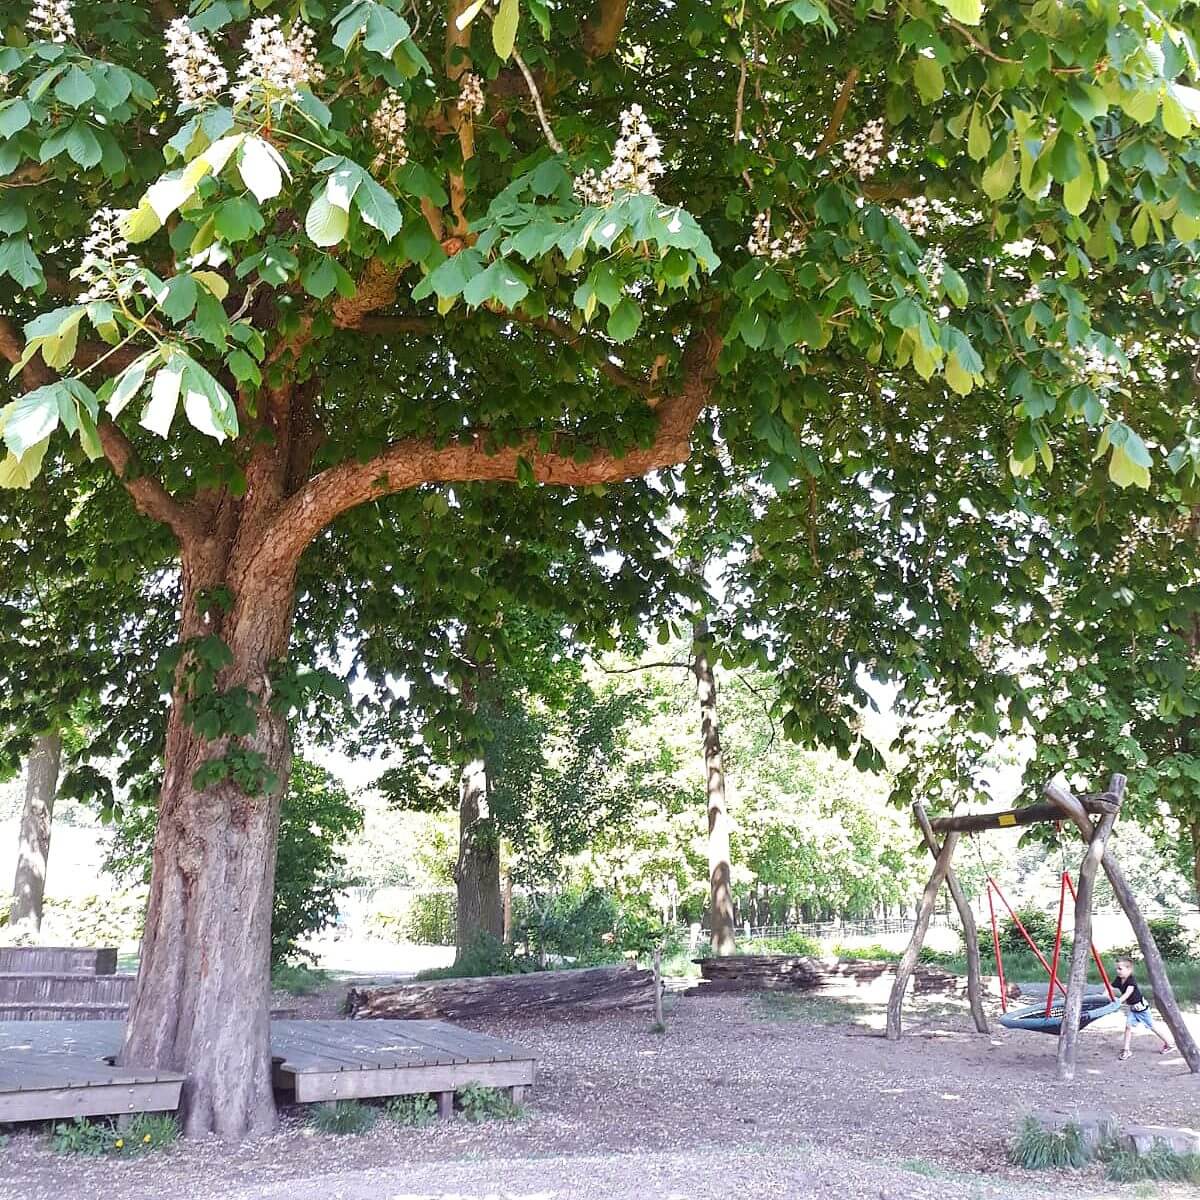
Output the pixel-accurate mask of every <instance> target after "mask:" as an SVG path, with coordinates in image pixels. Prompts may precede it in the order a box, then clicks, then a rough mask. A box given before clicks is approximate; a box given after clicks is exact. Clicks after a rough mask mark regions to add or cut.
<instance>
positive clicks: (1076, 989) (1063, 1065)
mask: <svg viewBox="0 0 1200 1200" xmlns="http://www.w3.org/2000/svg"><path fill="white" fill-rule="evenodd" d="M1108 790H1109V793H1110V794H1111V795H1112V797H1113V799H1114V801H1115V805H1114V807H1113V810H1112V811H1111V812H1106V813H1105V814H1104V815H1103V816H1102V817H1101V818H1100V821H1099V823H1098V824H1097V825H1096V828H1095V831H1094V832H1093V833H1092V836H1091V840H1090V841H1089V842H1088V843H1087V848H1086V849H1085V850H1084V854H1083V862H1082V863H1081V864H1080V867H1079V886H1078V888H1077V889H1076V891H1075V930H1074V937H1075V944H1074V947H1073V948H1072V950H1071V973H1070V975H1069V976H1068V977H1067V1000H1066V1003H1065V1004H1064V1005H1063V1015H1062V1023H1061V1024H1060V1025H1059V1027H1058V1078H1059V1079H1060V1080H1062V1081H1063V1082H1064V1083H1069V1082H1070V1081H1071V1080H1072V1079H1074V1078H1075V1051H1076V1046H1077V1044H1078V1041H1079V1018H1080V1014H1081V1013H1082V1012H1083V997H1084V994H1085V993H1086V992H1087V969H1088V960H1089V959H1090V958H1091V956H1092V896H1093V894H1094V893H1095V890H1096V875H1097V874H1098V873H1099V870H1100V864H1101V862H1103V860H1104V852H1105V848H1106V846H1107V844H1108V835H1109V834H1110V833H1112V828H1113V825H1115V824H1116V821H1117V813H1118V807H1117V806H1119V805H1120V803H1121V799H1122V797H1123V796H1124V794H1125V776H1124V775H1114V776H1113V777H1112V779H1111V780H1109V784H1108Z"/></svg>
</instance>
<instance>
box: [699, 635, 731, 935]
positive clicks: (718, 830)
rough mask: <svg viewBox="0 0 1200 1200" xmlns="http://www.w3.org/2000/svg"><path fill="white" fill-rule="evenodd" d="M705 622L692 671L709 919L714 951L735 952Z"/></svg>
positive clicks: (718, 744)
mask: <svg viewBox="0 0 1200 1200" xmlns="http://www.w3.org/2000/svg"><path fill="white" fill-rule="evenodd" d="M708 642H709V638H708V622H707V621H696V622H695V623H694V624H693V626H692V651H693V659H692V673H693V674H694V675H695V676H696V695H697V697H698V698H699V701H700V736H701V739H702V741H703V744H704V791H705V795H706V797H707V800H708V885H709V920H710V923H711V926H712V951H713V953H714V954H717V955H722V954H732V953H733V952H734V935H733V886H732V882H731V877H730V876H731V869H730V851H729V811H728V809H727V808H726V807H725V767H724V764H723V763H722V761H721V726H720V722H719V720H718V717H717V681H716V678H715V677H714V675H713V669H712V663H711V662H709V659H708Z"/></svg>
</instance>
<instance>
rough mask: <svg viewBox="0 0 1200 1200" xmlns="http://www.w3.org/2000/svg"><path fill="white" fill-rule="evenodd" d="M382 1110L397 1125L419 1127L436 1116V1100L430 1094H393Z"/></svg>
mask: <svg viewBox="0 0 1200 1200" xmlns="http://www.w3.org/2000/svg"><path fill="white" fill-rule="evenodd" d="M383 1111H384V1112H385V1113H386V1114H387V1115H388V1116H389V1117H390V1118H391V1119H392V1120H393V1121H395V1122H396V1124H397V1125H413V1126H416V1127H418V1128H419V1127H421V1126H423V1125H429V1124H430V1123H431V1122H433V1121H434V1120H435V1119H436V1118H437V1101H435V1100H434V1098H433V1097H432V1096H393V1097H392V1098H391V1099H390V1100H389V1101H387V1103H386V1104H384V1106H383Z"/></svg>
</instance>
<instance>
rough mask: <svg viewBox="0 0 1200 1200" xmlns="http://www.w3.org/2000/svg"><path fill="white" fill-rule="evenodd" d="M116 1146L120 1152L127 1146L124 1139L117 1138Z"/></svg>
mask: <svg viewBox="0 0 1200 1200" xmlns="http://www.w3.org/2000/svg"><path fill="white" fill-rule="evenodd" d="M114 1145H115V1146H116V1147H117V1149H118V1150H121V1149H123V1148H124V1146H125V1139H124V1138H117V1140H116V1142H115V1143H114Z"/></svg>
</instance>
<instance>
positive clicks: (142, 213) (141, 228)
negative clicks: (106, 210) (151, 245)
mask: <svg viewBox="0 0 1200 1200" xmlns="http://www.w3.org/2000/svg"><path fill="white" fill-rule="evenodd" d="M161 228H162V221H160V220H159V218H158V213H156V212H155V211H154V207H153V205H151V203H150V201H149V200H143V201H142V202H141V203H140V204H139V205H138V206H137V208H135V209H132V210H131V211H130V212H129V213H128V215H127V216H126V217H125V220H124V221H123V222H122V224H121V232H122V233H123V234H124V235H125V240H126V241H127V242H129V243H130V244H134V243H137V242H144V241H146V240H147V238H152V237H153V236H154V235H155V234H156V233H157V232H158V231H159V230H160V229H161Z"/></svg>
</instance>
